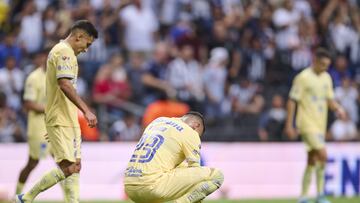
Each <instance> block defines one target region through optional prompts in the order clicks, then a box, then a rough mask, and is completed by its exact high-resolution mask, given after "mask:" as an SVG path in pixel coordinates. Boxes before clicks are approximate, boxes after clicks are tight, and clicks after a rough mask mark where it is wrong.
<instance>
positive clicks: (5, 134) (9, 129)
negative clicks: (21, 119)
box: [0, 92, 25, 142]
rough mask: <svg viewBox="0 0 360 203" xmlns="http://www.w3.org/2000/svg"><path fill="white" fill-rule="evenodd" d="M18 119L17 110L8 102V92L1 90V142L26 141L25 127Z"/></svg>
mask: <svg viewBox="0 0 360 203" xmlns="http://www.w3.org/2000/svg"><path fill="white" fill-rule="evenodd" d="M17 120H18V118H17V114H16V112H15V111H14V110H12V109H11V108H9V106H8V105H7V104H6V94H5V93H3V92H0V142H23V141H25V139H24V137H23V135H24V129H22V128H21V125H20V124H19V123H18V122H17Z"/></svg>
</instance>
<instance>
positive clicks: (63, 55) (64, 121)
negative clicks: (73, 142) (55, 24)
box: [45, 41, 79, 127]
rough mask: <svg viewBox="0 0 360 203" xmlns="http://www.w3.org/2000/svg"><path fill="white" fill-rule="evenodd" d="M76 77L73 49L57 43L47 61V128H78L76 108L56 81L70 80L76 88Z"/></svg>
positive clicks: (67, 45)
mask: <svg viewBox="0 0 360 203" xmlns="http://www.w3.org/2000/svg"><path fill="white" fill-rule="evenodd" d="M77 75H78V64H77V59H76V56H75V54H74V51H73V49H72V48H71V46H70V45H69V44H68V43H66V42H65V41H61V42H59V43H58V44H56V45H55V46H54V47H53V48H52V49H51V51H50V53H49V56H48V59H47V68H46V98H47V104H46V109H45V114H46V116H45V121H46V125H47V126H66V127H79V122H78V117H77V107H76V106H75V104H73V103H72V102H71V101H70V100H69V99H68V98H67V97H66V96H65V94H64V93H63V92H62V90H61V89H60V87H59V85H58V81H57V80H58V79H59V78H70V79H71V82H72V84H73V86H74V88H76V80H77Z"/></svg>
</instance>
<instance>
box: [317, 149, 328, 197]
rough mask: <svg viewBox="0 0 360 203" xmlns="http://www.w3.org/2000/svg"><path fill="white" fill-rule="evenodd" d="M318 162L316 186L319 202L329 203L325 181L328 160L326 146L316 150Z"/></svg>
mask: <svg viewBox="0 0 360 203" xmlns="http://www.w3.org/2000/svg"><path fill="white" fill-rule="evenodd" d="M316 156H317V163H316V187H317V202H318V203H329V201H328V200H326V198H325V194H324V182H325V166H326V162H327V152H326V148H325V147H323V148H321V149H319V150H316Z"/></svg>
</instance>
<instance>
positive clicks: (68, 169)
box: [59, 160, 77, 177]
mask: <svg viewBox="0 0 360 203" xmlns="http://www.w3.org/2000/svg"><path fill="white" fill-rule="evenodd" d="M59 166H60V169H61V171H62V172H63V173H64V175H65V177H69V176H71V175H72V174H73V173H77V166H76V163H72V162H69V161H66V160H63V161H61V162H60V163H59Z"/></svg>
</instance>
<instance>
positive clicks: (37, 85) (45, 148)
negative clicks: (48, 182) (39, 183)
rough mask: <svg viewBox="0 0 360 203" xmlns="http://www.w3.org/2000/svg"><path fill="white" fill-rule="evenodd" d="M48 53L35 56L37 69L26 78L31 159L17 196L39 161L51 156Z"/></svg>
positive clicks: (20, 180) (26, 105)
mask: <svg viewBox="0 0 360 203" xmlns="http://www.w3.org/2000/svg"><path fill="white" fill-rule="evenodd" d="M46 56H47V55H46V52H45V51H42V52H39V53H37V54H36V55H35V59H34V64H35V66H36V69H35V70H34V71H32V72H31V73H30V75H29V76H28V77H27V78H26V81H25V87H24V96H23V98H24V106H25V108H26V110H27V111H28V117H27V120H28V124H27V135H28V145H29V159H28V162H27V164H26V166H25V167H24V168H23V169H22V170H21V172H20V176H19V180H18V183H17V185H16V194H19V193H21V192H22V190H23V187H24V184H25V182H26V180H27V179H28V177H29V175H30V173H31V171H32V170H33V169H34V168H35V167H36V166H37V165H38V163H39V160H40V159H42V158H45V157H46V156H47V155H48V154H49V145H48V143H47V141H46V140H45V137H44V135H45V134H46V127H45V114H44V111H45V99H46V98H45V65H46Z"/></svg>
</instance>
